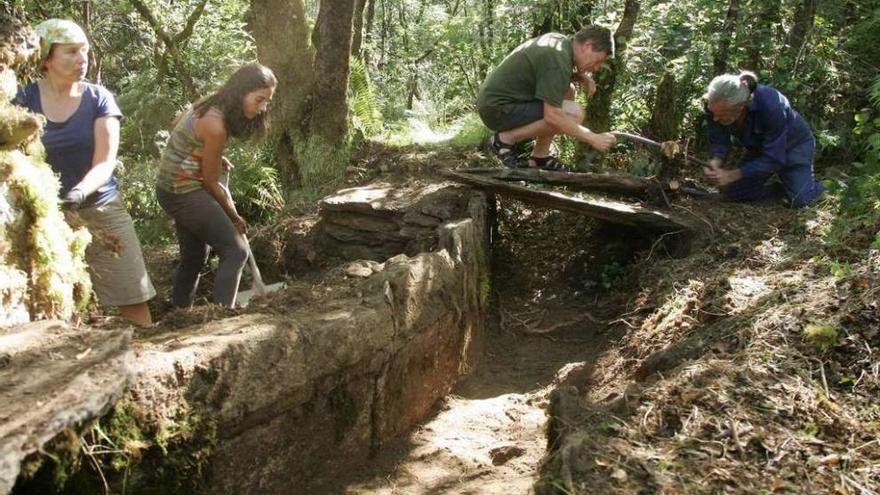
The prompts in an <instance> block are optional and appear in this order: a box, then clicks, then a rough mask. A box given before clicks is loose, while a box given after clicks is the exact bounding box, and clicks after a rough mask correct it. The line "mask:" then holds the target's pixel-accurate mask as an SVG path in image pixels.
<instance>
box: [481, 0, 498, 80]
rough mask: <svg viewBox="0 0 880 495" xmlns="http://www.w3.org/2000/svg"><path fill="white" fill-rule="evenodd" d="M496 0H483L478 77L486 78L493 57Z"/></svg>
mask: <svg viewBox="0 0 880 495" xmlns="http://www.w3.org/2000/svg"><path fill="white" fill-rule="evenodd" d="M494 24H495V0H483V15H482V16H481V19H480V62H479V66H478V67H479V68H478V70H479V74H478V79H480V80H481V81H482V80H483V79H485V78H486V74H487V73H488V72H489V61H490V60H491V59H492V44H493V39H494V37H495V33H494Z"/></svg>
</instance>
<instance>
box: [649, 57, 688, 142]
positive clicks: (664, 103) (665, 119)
mask: <svg viewBox="0 0 880 495" xmlns="http://www.w3.org/2000/svg"><path fill="white" fill-rule="evenodd" d="M680 113H681V112H680V111H679V109H678V106H677V105H676V87H675V75H674V74H673V73H672V72H666V73H665V74H663V78H662V79H660V84H659V85H658V86H657V93H656V95H655V96H654V108H653V110H652V111H651V122H650V124H649V125H648V133H649V134H650V135H651V136H652V137H653V138H654V139H655V140H657V141H670V140H674V139H677V138H678V126H679V124H680V122H681V120H680Z"/></svg>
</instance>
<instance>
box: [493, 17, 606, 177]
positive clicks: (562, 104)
mask: <svg viewBox="0 0 880 495" xmlns="http://www.w3.org/2000/svg"><path fill="white" fill-rule="evenodd" d="M613 55H614V39H613V38H612V36H611V32H610V31H609V30H608V29H606V28H603V27H598V26H589V27H586V28H584V29H582V30H580V31H578V32H577V34H575V35H574V36H573V37H568V36H565V35H562V34H559V33H548V34H544V35H541V36H538V37H537V38H533V39H530V40H529V41H526V42H525V43H523V44H522V45H520V46H518V47H517V48H516V49H515V50H514V51H513V52H511V53H510V55H508V56H507V57H506V58H505V59H504V60H503V61H502V62H501V64H500V65H498V67H496V68H495V69H494V70H493V71H492V72H491V73H489V76H488V77H486V80H485V81H484V82H483V85H482V86H481V87H480V93H479V95H478V96H477V110H478V111H479V113H480V118H481V119H482V120H483V123H484V124H486V126H487V127H488V128H490V129H492V130H493V131H496V132H495V134H494V135H493V136H492V143H491V147H492V150H493V151H494V152H495V154H496V155H497V156H498V157H499V158H500V159H501V161H502V162H503V163H504V164H505V165H507V166H508V167H514V168H516V167H520V166H524V165H525V164H523V163H521V162H520V161H519V160H518V159H517V158H516V156H515V153H514V152H513V148H514V146H515V145H516V143H518V142H519V141H525V140H527V139H535V147H534V149H533V151H532V156H531V157H530V158H529V163H528V165H529V166H532V167H540V168H543V169H547V170H557V171H566V172H567V171H569V167H567V166H566V165H564V164H563V163H561V162H560V161H559V160H557V159H556V158H555V157H553V156H551V155H550V145H551V144H552V143H553V138H554V136H556V135H557V134H566V135H568V136H571V137H573V138H575V139H577V140H579V141H582V142H584V143H587V144H589V145H590V146H592V147H593V148H596V149H597V150H600V151H606V150H608V148H610V147H611V146H612V145H613V144H614V143H615V142H616V139H615V137H614V136H613V135H611V134H609V133H603V134H598V133H594V132H591V131H590V130H589V129H587V128H586V127H584V126H583V125H581V124H582V122H583V121H584V115H586V112H585V111H584V109H583V108H582V107H581V106H580V105H578V104H577V103H576V102H575V101H574V94H575V83H582V84H586V85H587V87H588V91H589V95H590V96H592V95H593V93H594V92H595V91H596V85H595V83H594V82H593V79H592V78H591V77H590V75H589V74H590V73H591V72H593V71H595V70H598V69H599V68H600V67H601V66H602V63H604V62H605V59H607V58H608V57H609V56H613Z"/></svg>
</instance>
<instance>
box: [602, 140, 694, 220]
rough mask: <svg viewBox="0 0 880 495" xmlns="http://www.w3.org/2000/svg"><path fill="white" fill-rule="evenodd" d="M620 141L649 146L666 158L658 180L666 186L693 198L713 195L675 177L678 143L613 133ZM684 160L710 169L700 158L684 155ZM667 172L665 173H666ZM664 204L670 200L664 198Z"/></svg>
mask: <svg viewBox="0 0 880 495" xmlns="http://www.w3.org/2000/svg"><path fill="white" fill-rule="evenodd" d="M611 134H613V135H614V136H615V137H617V138H618V139H626V140H627V141H632V142H634V143H638V144H643V145H645V146H649V147H651V148H654V149H656V150H657V151H659V152H660V154H661V155H663V157H664V168H663V169H661V172H660V174H659V175H660V177H659V179H658V180H660V181H661V182H667V181H668V183H667V184H666V185H667V186H668V187H669V188H670V189H671V190H673V191H679V192H682V193H685V194H690V195H691V196H708V195H710V194H711V193H710V192H709V191H707V190H705V189H703V188H700V187H698V186H696V185H695V184H693V182H692V181H686V182H685V183H684V184H682V183H681V182H680V181H679V180H678V179H677V178H676V177H675V176H677V175H678V167H671V162H672V161H673V160H674V159H675V155H677V154H678V153H679V152H680V149H679V146H678V143H676V142H675V141H664V142H662V143H658V142H657V141H654V140H651V139H648V138H646V137H644V136H640V135H638V134H632V133H629V132H621V131H611ZM684 160H685V161H689V162H693V163H696V164H697V165H700V166H702V167H708V166H709V164H708V163H706V162H705V161H703V160H700V159H698V158H694V157H692V156H690V155H684ZM667 167H668V168H667ZM664 172H665V173H664ZM664 202H666V203H668V202H669V200H668V198H665V197H664Z"/></svg>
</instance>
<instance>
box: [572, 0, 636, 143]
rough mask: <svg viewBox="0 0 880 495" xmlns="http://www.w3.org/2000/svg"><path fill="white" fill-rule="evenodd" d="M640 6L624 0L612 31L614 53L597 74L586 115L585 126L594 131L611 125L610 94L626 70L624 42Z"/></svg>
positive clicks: (634, 22)
mask: <svg viewBox="0 0 880 495" xmlns="http://www.w3.org/2000/svg"><path fill="white" fill-rule="evenodd" d="M640 7H641V5H640V2H638V1H637V0H626V3H625V5H624V8H623V16H622V18H621V20H620V24H619V25H618V26H617V30H616V31H614V41H615V44H616V45H617V52H616V55H615V57H614V58H613V59H611V60H610V61H609V62H606V65H607V67H608V70H603V71H601V72H600V73H599V74H598V75H597V78H596V79H597V80H596V87H597V88H596V94H595V95H593V98H592V99H591V100H590V104H589V106H588V107H587V117H586V126H587V127H588V128H590V130H592V131H594V132H605V131H607V130H608V129H609V128H610V126H611V96H612V95H613V94H614V87H615V83H616V82H617V78H618V77H619V75H620V74H621V73H622V72H623V71H624V70H626V60H625V58H624V53H625V52H626V44H627V42H628V41H629V39H630V38H631V37H632V34H633V29H634V27H635V24H636V19H637V18H638V15H639V9H640Z"/></svg>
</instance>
